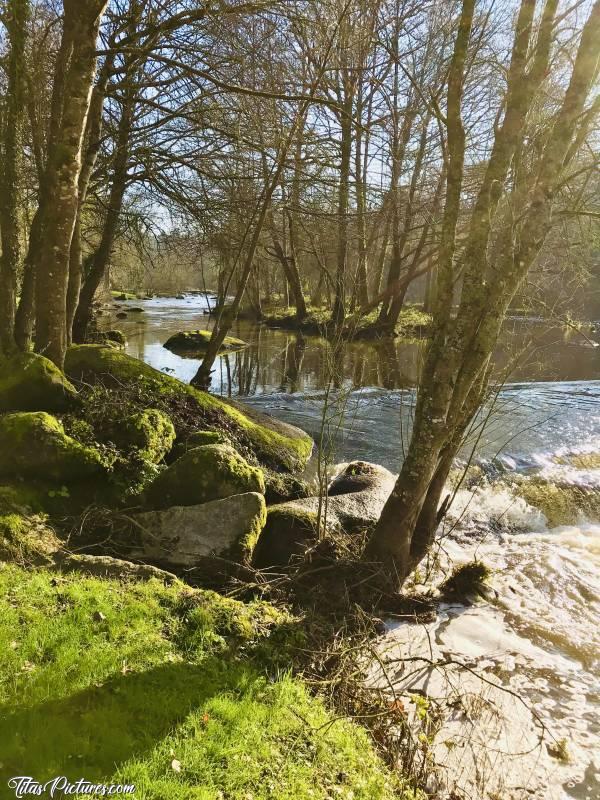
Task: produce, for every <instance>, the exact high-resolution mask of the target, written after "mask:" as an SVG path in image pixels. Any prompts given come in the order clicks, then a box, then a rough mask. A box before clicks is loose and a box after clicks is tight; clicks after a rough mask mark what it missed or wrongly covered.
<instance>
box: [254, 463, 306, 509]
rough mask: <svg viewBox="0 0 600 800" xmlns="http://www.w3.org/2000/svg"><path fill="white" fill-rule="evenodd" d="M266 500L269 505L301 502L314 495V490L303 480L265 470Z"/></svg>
mask: <svg viewBox="0 0 600 800" xmlns="http://www.w3.org/2000/svg"><path fill="white" fill-rule="evenodd" d="M265 486H266V488H265V500H266V501H267V505H276V504H277V503H285V502H286V501H287V500H299V499H300V498H303V497H309V496H310V495H311V494H314V489H312V488H311V486H310V485H309V484H308V483H307V482H306V481H304V480H302V478H297V477H296V476H295V475H288V474H287V473H282V472H273V471H272V470H265Z"/></svg>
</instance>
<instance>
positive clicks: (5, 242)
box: [0, 0, 29, 352]
mask: <svg viewBox="0 0 600 800" xmlns="http://www.w3.org/2000/svg"><path fill="white" fill-rule="evenodd" d="M7 6H8V7H7V9H6V12H5V24H6V27H7V30H8V38H9V43H10V49H9V54H8V63H7V77H8V85H7V87H6V101H5V112H4V115H3V119H2V141H3V144H4V147H3V153H2V166H1V167H0V238H1V240H2V256H1V257H0V350H4V351H5V352H8V351H10V350H13V349H14V348H15V347H16V342H15V314H16V307H17V274H18V268H19V261H20V257H21V247H20V240H19V176H20V173H21V151H22V136H23V116H24V115H23V106H24V89H25V76H24V71H25V39H26V36H27V20H28V17H29V0H10V2H9V3H8V4H7Z"/></svg>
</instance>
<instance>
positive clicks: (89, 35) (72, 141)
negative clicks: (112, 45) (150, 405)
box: [36, 0, 107, 368]
mask: <svg viewBox="0 0 600 800" xmlns="http://www.w3.org/2000/svg"><path fill="white" fill-rule="evenodd" d="M106 1H107V0H85V1H84V0H65V1H64V21H63V34H62V39H61V54H60V55H59V61H60V60H62V57H65V60H66V61H67V62H68V66H67V69H66V73H65V76H64V93H63V95H62V98H61V113H60V121H59V122H58V129H57V133H56V137H55V139H54V140H53V141H51V145H50V149H49V152H48V163H47V166H46V172H45V176H44V194H45V200H44V201H43V202H42V213H43V220H42V230H43V243H42V249H41V252H40V254H39V258H38V259H37V269H36V349H37V351H38V352H40V353H42V354H44V355H46V356H47V357H48V358H50V359H51V360H52V361H54V363H55V364H57V366H59V367H61V368H62V366H63V363H64V357H65V350H66V347H67V287H68V279H69V257H70V251H71V239H72V236H73V228H74V225H75V216H76V213H77V200H78V181H79V173H80V170H81V150H82V143H83V135H84V131H85V124H86V119H87V114H88V109H89V104H90V95H91V91H92V86H93V81H94V74H95V70H96V39H97V37H98V29H99V25H100V20H101V17H102V14H103V13H104V9H105V7H106Z"/></svg>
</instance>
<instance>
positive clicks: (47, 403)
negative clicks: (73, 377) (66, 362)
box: [0, 353, 77, 412]
mask: <svg viewBox="0 0 600 800" xmlns="http://www.w3.org/2000/svg"><path fill="white" fill-rule="evenodd" d="M76 398H77V392H76V390H75V387H74V386H73V384H72V383H70V382H69V381H68V380H67V379H66V378H65V376H64V375H63V374H62V372H61V371H60V370H59V369H58V367H57V366H55V365H54V364H53V363H52V361H49V360H48V359H47V358H44V357H43V356H38V355H35V354H34V353H18V354H16V355H13V356H10V357H6V356H2V355H0V412H2V411H64V410H66V409H67V408H69V407H70V406H71V405H73V403H74V401H75V400H76Z"/></svg>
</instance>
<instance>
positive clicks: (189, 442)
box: [167, 431, 230, 463]
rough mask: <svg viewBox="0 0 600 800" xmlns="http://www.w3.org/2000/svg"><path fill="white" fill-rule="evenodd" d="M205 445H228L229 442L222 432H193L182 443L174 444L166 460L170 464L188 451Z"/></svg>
mask: <svg viewBox="0 0 600 800" xmlns="http://www.w3.org/2000/svg"><path fill="white" fill-rule="evenodd" d="M207 444H230V441H229V439H228V437H227V434H225V433H223V431H194V433H192V434H190V436H188V437H187V439H185V440H184V441H180V442H176V443H175V447H173V449H172V450H171V452H170V453H169V458H168V459H167V460H168V461H169V462H171V463H172V462H173V461H176V460H177V459H178V458H181V456H183V455H185V454H186V453H187V451H188V450H193V449H194V448H195V447H203V446H204V445H207Z"/></svg>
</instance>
